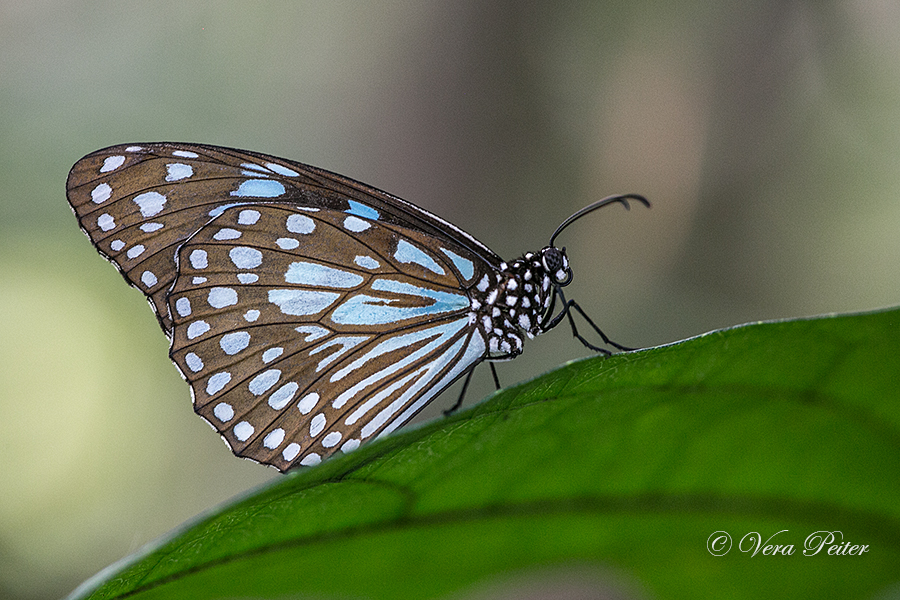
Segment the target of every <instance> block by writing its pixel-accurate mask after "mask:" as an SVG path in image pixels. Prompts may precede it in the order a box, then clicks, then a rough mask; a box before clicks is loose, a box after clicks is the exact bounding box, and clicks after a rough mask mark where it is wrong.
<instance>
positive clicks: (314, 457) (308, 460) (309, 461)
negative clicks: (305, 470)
mask: <svg viewBox="0 0 900 600" xmlns="http://www.w3.org/2000/svg"><path fill="white" fill-rule="evenodd" d="M320 462H322V457H321V456H319V455H318V454H316V453H315V452H310V453H309V454H307V455H306V456H304V457H303V460H301V461H300V464H301V465H303V466H304V467H312V466H314V465H317V464H319V463H320Z"/></svg>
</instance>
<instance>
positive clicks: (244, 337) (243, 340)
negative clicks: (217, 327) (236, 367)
mask: <svg viewBox="0 0 900 600" xmlns="http://www.w3.org/2000/svg"><path fill="white" fill-rule="evenodd" d="M249 345H250V334H249V333H247V332H246V331H232V332H231V333H226V334H225V335H223V336H222V339H221V340H219V347H221V348H222V351H223V352H225V354H227V355H229V356H232V355H234V354H237V353H238V352H240V351H241V350H244V349H245V348H246V347H247V346H249Z"/></svg>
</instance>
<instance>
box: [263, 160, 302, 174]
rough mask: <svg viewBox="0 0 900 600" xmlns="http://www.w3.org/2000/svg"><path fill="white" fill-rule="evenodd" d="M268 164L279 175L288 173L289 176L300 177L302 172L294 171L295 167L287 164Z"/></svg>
mask: <svg viewBox="0 0 900 600" xmlns="http://www.w3.org/2000/svg"><path fill="white" fill-rule="evenodd" d="M266 166H267V167H268V168H269V170H270V171H274V172H276V173H278V174H279V175H286V176H287V177H298V176H299V175H300V173H298V172H297V171H294V170H293V169H288V168H287V167H285V166H282V165H279V164H277V163H266Z"/></svg>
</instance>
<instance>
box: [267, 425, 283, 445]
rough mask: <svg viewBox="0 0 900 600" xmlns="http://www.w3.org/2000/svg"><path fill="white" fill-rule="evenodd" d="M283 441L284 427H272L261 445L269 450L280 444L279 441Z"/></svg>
mask: <svg viewBox="0 0 900 600" xmlns="http://www.w3.org/2000/svg"><path fill="white" fill-rule="evenodd" d="M283 441H284V429H281V428H280V427H279V428H278V429H273V430H272V431H270V432H269V434H268V435H266V437H265V438H263V446H265V447H266V448H268V449H269V450H274V449H275V448H277V447H278V446H280V445H281V442H283Z"/></svg>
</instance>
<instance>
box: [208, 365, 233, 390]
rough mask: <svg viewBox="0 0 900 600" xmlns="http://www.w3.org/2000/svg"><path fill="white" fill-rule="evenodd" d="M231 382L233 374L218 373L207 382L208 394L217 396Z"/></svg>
mask: <svg viewBox="0 0 900 600" xmlns="http://www.w3.org/2000/svg"><path fill="white" fill-rule="evenodd" d="M230 381H231V373H229V372H228V371H222V372H221V373H216V374H215V375H213V376H212V377H210V378H209V380H208V381H207V382H206V393H207V394H209V395H210V396H212V395H213V394H217V393H219V392H221V391H222V388H224V387H225V386H226V385H228V383H229V382H230Z"/></svg>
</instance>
